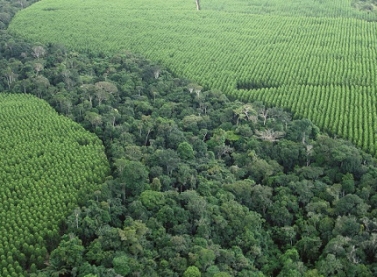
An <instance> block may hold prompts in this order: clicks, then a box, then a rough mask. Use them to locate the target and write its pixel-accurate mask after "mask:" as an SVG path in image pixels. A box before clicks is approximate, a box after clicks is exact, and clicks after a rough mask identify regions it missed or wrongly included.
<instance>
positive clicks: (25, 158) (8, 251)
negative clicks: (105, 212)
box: [0, 93, 108, 276]
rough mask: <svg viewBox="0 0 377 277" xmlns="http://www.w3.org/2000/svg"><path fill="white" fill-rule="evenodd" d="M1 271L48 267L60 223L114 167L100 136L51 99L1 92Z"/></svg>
mask: <svg viewBox="0 0 377 277" xmlns="http://www.w3.org/2000/svg"><path fill="white" fill-rule="evenodd" d="M0 135H1V139H2V143H1V145H0V153H1V155H0V183H1V186H0V203H2V208H1V209H0V275H1V276H23V275H25V274H26V273H25V271H24V269H26V268H30V269H31V271H35V270H36V269H37V268H38V267H39V268H40V267H42V266H43V265H44V262H45V260H46V258H47V256H46V255H47V253H48V251H51V249H49V247H53V245H54V244H55V243H56V242H57V241H56V240H57V239H58V238H59V233H58V224H59V222H60V221H61V220H63V219H64V218H65V217H66V215H67V213H69V212H71V210H72V209H73V208H74V207H75V206H76V205H77V200H78V199H79V197H80V195H83V194H86V193H87V192H89V191H93V190H95V189H96V188H99V184H100V183H101V182H102V181H103V180H104V177H105V174H106V173H107V172H108V164H107V160H106V157H105V155H104V149H103V146H102V144H101V142H100V140H99V139H98V138H96V137H95V136H94V135H93V134H90V133H88V132H86V131H85V130H84V129H83V128H82V127H80V126H79V125H77V124H76V123H74V122H72V121H71V120H69V119H68V118H65V117H63V116H59V115H58V114H57V113H56V112H55V111H54V110H53V109H52V108H51V107H50V106H49V105H48V104H47V103H46V102H43V101H41V100H39V99H37V98H35V97H32V96H29V95H13V94H4V93H2V94H0Z"/></svg>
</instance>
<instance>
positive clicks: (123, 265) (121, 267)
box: [113, 255, 130, 276]
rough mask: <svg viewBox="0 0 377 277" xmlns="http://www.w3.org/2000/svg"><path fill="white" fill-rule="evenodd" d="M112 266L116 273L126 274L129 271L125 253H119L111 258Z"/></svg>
mask: <svg viewBox="0 0 377 277" xmlns="http://www.w3.org/2000/svg"><path fill="white" fill-rule="evenodd" d="M113 266H114V270H115V272H116V273H118V274H121V275H123V276H126V275H127V274H128V273H130V267H129V266H128V258H127V256H126V255H121V256H118V257H115V258H114V259H113Z"/></svg>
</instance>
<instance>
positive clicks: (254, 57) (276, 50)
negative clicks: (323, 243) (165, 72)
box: [9, 0, 377, 153]
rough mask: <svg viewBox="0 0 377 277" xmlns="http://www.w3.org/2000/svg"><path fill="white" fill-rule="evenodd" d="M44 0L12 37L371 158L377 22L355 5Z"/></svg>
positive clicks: (316, 0)
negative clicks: (155, 72) (180, 86)
mask: <svg viewBox="0 0 377 277" xmlns="http://www.w3.org/2000/svg"><path fill="white" fill-rule="evenodd" d="M201 5H202V10H201V11H196V10H195V1H193V0H187V1H184V0H153V1H152V0H139V1H129V0H108V1H103V0H102V1H99V0H93V1H88V0H64V1H62V0H42V1H40V2H38V3H36V4H34V5H32V6H31V7H29V8H27V9H25V10H23V11H21V12H20V13H18V14H17V15H16V17H15V18H14V20H13V21H12V23H11V25H10V27H9V28H10V30H11V31H12V32H13V33H16V34H19V35H21V36H23V37H26V38H28V39H31V40H33V41H35V42H42V43H46V42H55V43H60V44H64V45H66V46H67V47H70V48H73V49H77V50H87V49H89V50H92V51H97V52H105V53H106V52H107V53H113V52H116V51H119V50H121V49H127V50H130V51H133V52H136V53H140V54H142V55H144V56H146V57H147V58H150V59H152V60H155V61H159V62H161V63H162V64H164V65H165V66H167V67H168V68H169V69H171V70H172V71H173V72H174V73H176V74H177V75H179V76H184V77H187V78H190V79H192V80H195V81H196V82H197V83H198V84H200V85H201V86H204V87H206V88H211V89H219V90H222V91H224V92H225V93H227V94H229V95H232V96H235V97H238V98H241V99H243V100H256V99H258V100H263V101H265V102H266V103H267V104H270V105H280V106H283V107H286V108H288V109H290V110H292V111H293V112H295V113H296V115H298V116H304V117H308V118H309V119H311V120H312V121H313V122H314V123H316V124H317V125H318V126H320V127H321V128H323V129H324V130H327V131H329V132H331V133H333V134H337V135H340V136H342V137H344V138H348V139H350V140H351V141H353V142H354V143H356V144H357V145H358V146H361V147H362V148H363V149H365V150H368V151H370V152H371V153H375V151H376V147H377V146H376V135H375V132H376V130H377V117H376V116H377V110H376V104H377V102H376V85H377V77H376V76H377V68H376V66H377V47H376V45H377V32H376V30H377V23H376V20H377V16H376V15H375V14H372V13H366V12H361V11H358V10H355V9H353V8H352V6H351V1H349V0H332V1H324V0H301V1H298V0H271V1H266V0H235V1H225V0H211V1H209V0H202V1H201Z"/></svg>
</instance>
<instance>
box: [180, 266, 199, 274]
mask: <svg viewBox="0 0 377 277" xmlns="http://www.w3.org/2000/svg"><path fill="white" fill-rule="evenodd" d="M200 276H202V274H201V273H200V271H199V269H198V268H197V267H196V266H189V267H188V268H187V269H186V271H185V272H184V273H183V277H200Z"/></svg>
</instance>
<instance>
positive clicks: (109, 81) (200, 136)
mask: <svg viewBox="0 0 377 277" xmlns="http://www.w3.org/2000/svg"><path fill="white" fill-rule="evenodd" d="M17 3H21V2H17ZM22 3H23V2H22ZM0 34H1V37H0V60H1V61H0V72H1V77H2V78H1V79H0V91H1V92H4V91H7V92H9V93H29V94H33V95H35V96H37V97H39V98H41V99H44V100H46V101H47V102H48V103H49V104H50V105H51V106H52V107H54V108H55V109H56V110H57V111H58V112H59V113H61V114H63V115H65V116H67V117H69V118H71V119H73V120H75V121H76V122H78V123H80V124H81V125H82V126H84V127H85V128H86V129H87V130H90V131H92V132H93V133H95V134H96V135H97V136H98V137H99V138H100V139H101V140H102V141H103V143H104V145H105V147H106V154H107V157H108V160H109V162H110V165H111V169H112V173H111V175H110V176H109V177H108V178H107V181H106V182H105V183H104V184H103V185H102V188H101V189H100V190H97V191H94V192H93V193H92V194H88V197H87V198H86V199H82V201H81V202H80V203H79V204H80V205H79V206H78V207H76V208H75V209H74V210H73V211H72V213H71V214H70V216H68V217H67V219H66V220H65V221H64V222H62V223H61V230H60V231H61V235H62V237H61V241H60V243H59V244H58V243H56V244H55V245H52V246H53V247H51V251H48V253H45V256H44V258H45V261H44V264H38V265H36V264H34V263H32V259H31V255H30V257H25V259H23V261H22V266H23V268H24V269H25V270H27V272H28V273H27V274H28V275H30V276H79V277H85V276H86V277H94V276H114V277H115V276H166V277H169V276H171V277H175V276H177V277H178V276H184V277H197V276H205V277H212V276H213V277H227V276H280V277H282V276H375V275H376V274H377V257H376V248H377V220H376V219H375V218H376V214H377V194H376V184H377V164H376V161H375V159H373V158H372V156H371V155H369V154H366V153H364V152H361V151H359V150H358V149H356V148H355V147H354V146H353V145H352V144H350V143H349V142H347V141H344V140H340V139H333V138H330V137H328V136H327V135H326V134H322V133H321V132H320V131H319V129H318V128H317V127H316V126H315V125H313V124H312V123H311V122H310V121H309V120H307V119H297V118H292V115H291V114H290V113H288V112H287V111H285V110H283V109H281V108H276V107H269V106H266V105H264V104H263V103H262V102H254V103H243V102H239V101H234V99H228V98H227V97H226V96H225V95H224V94H222V93H221V92H220V91H215V90H209V89H204V88H202V87H201V86H200V85H198V84H196V83H194V82H192V81H188V80H184V79H181V78H177V76H174V75H173V74H172V73H170V72H169V71H168V70H166V69H165V68H164V67H162V66H160V65H157V64H154V63H152V62H151V61H147V60H145V59H143V58H142V57H140V56H137V55H134V54H131V53H129V52H126V51H124V52H119V53H117V54H115V55H112V56H107V55H104V54H101V53H96V54H94V53H91V52H75V51H72V50H69V49H66V48H65V47H64V46H63V45H55V44H48V45H43V44H36V43H29V42H27V41H24V40H22V39H21V38H18V37H15V36H12V35H10V34H9V33H8V32H7V31H1V33H0ZM52 248H54V250H52ZM6 254H7V253H4V256H6ZM8 257H9V258H8ZM8 257H7V258H6V260H3V259H1V266H2V272H1V274H0V275H1V276H21V275H22V274H20V273H19V272H18V271H17V270H18V269H15V268H13V267H12V265H10V264H9V263H8V262H7V260H8V259H11V260H17V259H18V257H14V256H8Z"/></svg>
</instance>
